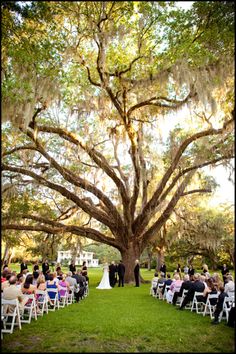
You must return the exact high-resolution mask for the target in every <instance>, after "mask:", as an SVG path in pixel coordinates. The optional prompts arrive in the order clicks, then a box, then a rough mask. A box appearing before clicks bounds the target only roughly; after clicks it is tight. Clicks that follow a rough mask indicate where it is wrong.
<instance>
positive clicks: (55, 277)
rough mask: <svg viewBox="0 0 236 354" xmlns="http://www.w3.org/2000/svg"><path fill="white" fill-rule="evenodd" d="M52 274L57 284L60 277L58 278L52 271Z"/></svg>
mask: <svg viewBox="0 0 236 354" xmlns="http://www.w3.org/2000/svg"><path fill="white" fill-rule="evenodd" d="M52 275H53V280H55V282H56V283H57V284H58V283H59V281H60V279H58V276H57V272H53V273H52Z"/></svg>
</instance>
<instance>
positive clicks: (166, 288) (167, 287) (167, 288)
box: [162, 285, 170, 301]
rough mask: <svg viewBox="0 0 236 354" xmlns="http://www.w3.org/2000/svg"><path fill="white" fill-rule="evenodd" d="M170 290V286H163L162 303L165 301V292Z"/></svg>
mask: <svg viewBox="0 0 236 354" xmlns="http://www.w3.org/2000/svg"><path fill="white" fill-rule="evenodd" d="M169 289H170V285H166V286H165V290H164V294H163V297H162V300H163V301H164V300H166V293H167V291H168V290H169Z"/></svg>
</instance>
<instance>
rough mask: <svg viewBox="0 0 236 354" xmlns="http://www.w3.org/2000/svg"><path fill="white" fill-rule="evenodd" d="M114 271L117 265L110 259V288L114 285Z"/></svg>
mask: <svg viewBox="0 0 236 354" xmlns="http://www.w3.org/2000/svg"><path fill="white" fill-rule="evenodd" d="M116 272H117V267H116V265H115V262H114V261H112V262H111V264H110V265H109V282H110V285H111V287H112V288H114V286H115V285H116Z"/></svg>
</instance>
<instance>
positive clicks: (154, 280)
mask: <svg viewBox="0 0 236 354" xmlns="http://www.w3.org/2000/svg"><path fill="white" fill-rule="evenodd" d="M157 282H158V272H155V273H154V277H153V278H152V290H153V293H154V294H155V295H156V293H157Z"/></svg>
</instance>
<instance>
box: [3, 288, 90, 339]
mask: <svg viewBox="0 0 236 354" xmlns="http://www.w3.org/2000/svg"><path fill="white" fill-rule="evenodd" d="M61 289H62V287H61ZM59 290H60V288H59ZM63 290H65V295H64V296H59V291H58V289H48V290H38V289H37V290H36V297H37V300H36V298H35V296H34V294H29V295H27V297H28V299H29V300H28V301H27V303H26V304H25V306H24V308H23V310H22V311H21V306H20V303H19V300H18V299H14V300H6V299H4V298H3V297H2V299H1V306H2V307H1V309H2V311H1V322H2V328H1V337H3V333H10V334H11V333H13V331H14V327H15V326H18V327H19V329H21V324H22V323H30V322H31V320H32V318H34V319H35V320H36V321H37V318H38V316H43V315H44V314H45V313H46V314H48V311H55V310H56V309H59V308H63V307H65V306H68V305H70V304H73V303H74V302H75V294H74V287H73V286H71V287H70V292H68V291H67V289H66V288H65V289H64V288H63ZM48 292H50V293H54V294H55V297H54V296H53V299H51V298H49V295H48ZM87 295H88V289H87V292H86V296H87Z"/></svg>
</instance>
